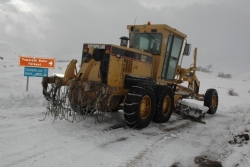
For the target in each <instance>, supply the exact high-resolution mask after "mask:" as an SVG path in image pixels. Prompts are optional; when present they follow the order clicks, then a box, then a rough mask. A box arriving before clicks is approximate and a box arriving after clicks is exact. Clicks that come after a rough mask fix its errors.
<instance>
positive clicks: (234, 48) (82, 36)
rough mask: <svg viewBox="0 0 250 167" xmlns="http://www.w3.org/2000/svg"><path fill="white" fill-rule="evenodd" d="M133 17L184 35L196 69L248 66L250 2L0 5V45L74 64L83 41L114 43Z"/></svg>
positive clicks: (56, 0) (107, 0)
mask: <svg viewBox="0 0 250 167" xmlns="http://www.w3.org/2000/svg"><path fill="white" fill-rule="evenodd" d="M135 18H137V19H136V24H146V23H147V21H151V23H152V24H154V23H155V24H157V23H158V24H168V25H170V26H172V27H174V28H176V29H178V30H179V31H181V32H183V33H185V34H187V36H188V38H187V39H188V42H190V43H192V47H193V49H194V47H198V62H200V64H216V63H218V62H222V61H227V60H228V59H233V60H234V61H231V62H234V63H235V61H236V62H237V60H239V61H240V62H247V61H248V62H250V58H249V57H250V54H249V49H248V48H249V47H250V42H249V39H250V0H237V1H236V0H126V1H125V0H124V1H122V0H72V1H69V0H0V25H1V26H0V42H1V43H6V44H8V45H11V46H13V47H15V48H19V49H22V50H23V52H25V54H31V55H33V56H43V57H56V58H58V59H60V58H62V59H72V58H77V59H79V58H80V56H81V51H82V44H83V43H85V42H86V43H87V42H95V43H113V44H119V38H120V37H121V36H124V35H125V36H128V31H127V29H126V25H128V24H134V21H135ZM236 64H237V65H238V66H240V65H239V63H236ZM228 65H229V66H232V65H234V64H230V63H229V64H228ZM245 70H247V69H245ZM248 70H250V68H249V69H248Z"/></svg>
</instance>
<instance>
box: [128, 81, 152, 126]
mask: <svg viewBox="0 0 250 167" xmlns="http://www.w3.org/2000/svg"><path fill="white" fill-rule="evenodd" d="M154 110H155V95H154V91H153V90H152V88H147V87H146V86H144V85H143V86H136V87H132V88H131V89H130V91H129V92H128V94H127V97H126V100H125V104H124V118H125V120H126V124H127V125H128V126H129V127H131V128H135V129H142V128H145V127H147V126H148V125H149V123H150V121H151V119H152V117H153V114H154Z"/></svg>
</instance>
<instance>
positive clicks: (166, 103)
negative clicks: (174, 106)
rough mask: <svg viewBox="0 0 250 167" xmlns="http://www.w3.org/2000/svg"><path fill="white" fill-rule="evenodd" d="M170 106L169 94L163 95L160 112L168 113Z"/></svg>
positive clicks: (165, 114)
mask: <svg viewBox="0 0 250 167" xmlns="http://www.w3.org/2000/svg"><path fill="white" fill-rule="evenodd" d="M170 108H171V99H170V97H169V96H165V98H164V99H163V104H162V113H163V115H164V116H167V115H168V114H169V112H170Z"/></svg>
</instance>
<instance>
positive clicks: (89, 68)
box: [42, 22, 218, 129]
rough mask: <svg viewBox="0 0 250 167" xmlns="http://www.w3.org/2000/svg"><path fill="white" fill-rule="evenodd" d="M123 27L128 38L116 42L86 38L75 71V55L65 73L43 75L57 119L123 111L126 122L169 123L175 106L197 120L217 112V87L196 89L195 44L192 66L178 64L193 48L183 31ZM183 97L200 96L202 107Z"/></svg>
mask: <svg viewBox="0 0 250 167" xmlns="http://www.w3.org/2000/svg"><path fill="white" fill-rule="evenodd" d="M127 29H128V30H129V38H128V37H125V36H123V37H121V38H120V39H121V43H120V45H113V44H100V43H84V44H83V50H82V59H81V66H80V69H79V70H77V65H76V63H77V60H75V59H73V60H72V61H71V62H70V63H69V64H68V66H67V69H66V71H65V74H64V77H58V76H51V77H43V79H42V85H43V94H44V97H45V98H46V99H47V100H48V107H47V108H48V111H50V112H51V113H52V114H54V116H55V118H66V119H69V118H70V117H72V118H73V119H72V120H74V119H75V120H77V119H76V116H80V115H81V116H86V115H91V114H95V115H96V116H97V117H98V116H102V115H103V114H104V113H105V112H107V111H110V112H116V111H118V110H123V112H124V118H125V122H126V124H127V125H128V126H129V127H131V128H136V129H141V128H145V127H147V126H148V125H149V123H150V121H151V120H152V121H154V122H157V123H164V122H167V121H168V120H169V119H170V117H171V115H172V113H173V111H175V112H176V113H178V114H180V115H183V116H185V117H191V118H193V119H195V120H198V121H200V120H202V119H203V118H204V116H205V114H206V113H208V114H214V113H215V112H216V111H217V107H218V93H217V91H216V90H215V89H208V90H207V91H206V92H205V94H199V87H200V82H199V81H198V78H197V76H196V74H195V72H196V57H197V48H195V49H194V63H193V64H192V65H191V66H190V68H188V69H184V68H182V67H181V63H182V59H183V56H184V55H189V54H190V50H191V44H188V43H187V40H186V38H187V35H185V34H184V33H182V32H180V31H178V30H176V29H174V28H172V27H170V26H168V25H165V24H154V25H153V24H150V22H148V23H147V24H145V25H128V26H127ZM128 44H129V45H128ZM184 82H186V83H187V85H188V86H186V87H185V86H183V85H184V84H183V83H184ZM182 99H195V100H199V101H204V106H205V107H203V109H202V108H193V107H192V105H189V103H188V102H185V103H184V102H183V100H182ZM204 108H205V109H204Z"/></svg>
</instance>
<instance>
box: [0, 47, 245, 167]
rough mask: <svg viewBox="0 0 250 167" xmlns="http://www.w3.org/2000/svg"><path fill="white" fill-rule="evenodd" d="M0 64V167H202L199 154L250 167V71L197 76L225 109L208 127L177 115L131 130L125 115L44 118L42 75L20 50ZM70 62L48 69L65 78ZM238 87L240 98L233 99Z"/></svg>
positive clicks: (226, 166)
mask: <svg viewBox="0 0 250 167" xmlns="http://www.w3.org/2000/svg"><path fill="white" fill-rule="evenodd" d="M1 53H2V52H1ZM8 55H9V56H8V57H7V56H3V57H4V58H3V60H2V59H0V70H1V74H0V150H1V151H0V166H1V167H12V166H13V167H28V166H36V167H39V166H41V167H44V166H53V167H59V166H71V167H73V166H74V167H78V166H89V167H92V166H103V167H107V166H114V167H122V166H129V167H130V166H131V167H132V166H152V167H162V166H165V167H170V166H172V167H174V166H178V167H195V166H198V164H195V162H194V159H195V157H200V156H207V158H208V159H210V160H213V161H220V162H221V164H222V166H224V167H236V166H238V167H248V166H250V145H249V140H248V141H246V140H242V139H243V138H240V136H239V135H244V134H247V135H250V101H249V99H250V80H249V78H248V77H249V75H248V74H249V73H244V74H239V75H237V78H234V77H233V78H232V79H224V78H218V77H217V73H215V72H214V73H210V74H209V73H202V72H197V75H198V78H199V80H200V81H201V87H200V93H205V91H206V89H208V88H215V89H217V91H218V94H219V108H218V111H217V113H216V114H215V115H207V116H206V124H201V123H197V122H192V121H190V120H185V119H182V118H181V117H180V116H178V115H172V117H171V118H170V121H169V122H168V123H164V124H156V123H150V125H149V126H148V127H147V128H145V129H142V130H134V129H129V128H127V127H126V126H124V118H123V112H122V111H119V112H117V113H106V115H105V117H104V121H103V122H102V123H101V124H99V123H95V117H94V116H90V117H86V119H85V120H83V121H81V122H74V123H71V122H68V121H66V120H55V121H54V120H53V117H52V116H49V117H47V118H46V119H45V120H43V121H41V120H42V119H43V118H44V116H45V115H44V114H45V112H46V101H45V100H44V98H43V95H42V86H41V78H32V77H30V79H29V90H28V91H26V81H27V80H26V79H27V78H26V77H24V76H23V73H24V72H23V70H24V69H23V67H19V66H18V55H17V54H14V53H13V50H12V51H11V53H9V54H8ZM67 64H68V63H67V62H58V63H57V64H56V68H55V69H53V70H49V75H52V74H53V73H54V72H58V73H64V71H65V68H66V67H67ZM229 89H233V90H234V91H235V92H236V93H238V96H229V95H228V91H229ZM200 104H201V105H202V103H200Z"/></svg>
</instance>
